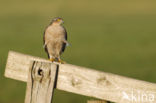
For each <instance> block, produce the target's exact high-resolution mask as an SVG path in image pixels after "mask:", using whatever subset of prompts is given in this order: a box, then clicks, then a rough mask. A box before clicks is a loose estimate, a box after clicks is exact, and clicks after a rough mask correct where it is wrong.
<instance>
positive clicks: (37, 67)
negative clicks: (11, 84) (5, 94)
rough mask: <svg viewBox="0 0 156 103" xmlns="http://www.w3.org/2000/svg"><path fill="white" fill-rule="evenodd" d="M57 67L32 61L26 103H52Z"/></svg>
mask: <svg viewBox="0 0 156 103" xmlns="http://www.w3.org/2000/svg"><path fill="white" fill-rule="evenodd" d="M56 71H57V65H55V64H52V63H45V62H44V63H43V62H38V61H34V62H33V61H32V62H31V65H30V69H29V74H28V81H27V91H26V98H25V103H51V102H52V97H53V89H54V86H55V84H54V83H55V78H56Z"/></svg>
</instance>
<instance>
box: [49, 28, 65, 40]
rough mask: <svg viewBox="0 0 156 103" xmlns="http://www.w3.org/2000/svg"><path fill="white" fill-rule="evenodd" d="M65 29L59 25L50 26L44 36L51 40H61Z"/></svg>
mask: <svg viewBox="0 0 156 103" xmlns="http://www.w3.org/2000/svg"><path fill="white" fill-rule="evenodd" d="M64 35H65V30H64V28H63V27H61V26H50V27H49V28H48V29H47V31H46V38H47V39H53V40H57V41H58V40H62V39H64Z"/></svg>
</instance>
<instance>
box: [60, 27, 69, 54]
mask: <svg viewBox="0 0 156 103" xmlns="http://www.w3.org/2000/svg"><path fill="white" fill-rule="evenodd" d="M64 38H65V40H64V42H63V44H62V51H61V52H64V50H65V48H66V45H67V44H68V42H67V31H66V29H65V28H64Z"/></svg>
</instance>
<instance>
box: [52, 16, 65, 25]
mask: <svg viewBox="0 0 156 103" xmlns="http://www.w3.org/2000/svg"><path fill="white" fill-rule="evenodd" d="M63 23H64V21H63V19H62V18H60V17H56V18H54V19H53V20H52V22H51V24H54V25H61V24H63Z"/></svg>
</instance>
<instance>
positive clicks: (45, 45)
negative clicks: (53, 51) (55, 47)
mask: <svg viewBox="0 0 156 103" xmlns="http://www.w3.org/2000/svg"><path fill="white" fill-rule="evenodd" d="M46 29H47V28H46ZM46 29H45V31H44V34H43V47H44V49H45V51H46V52H47V54H48V58H49V53H48V49H47V43H48V42H47V41H46V40H45V35H46Z"/></svg>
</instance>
